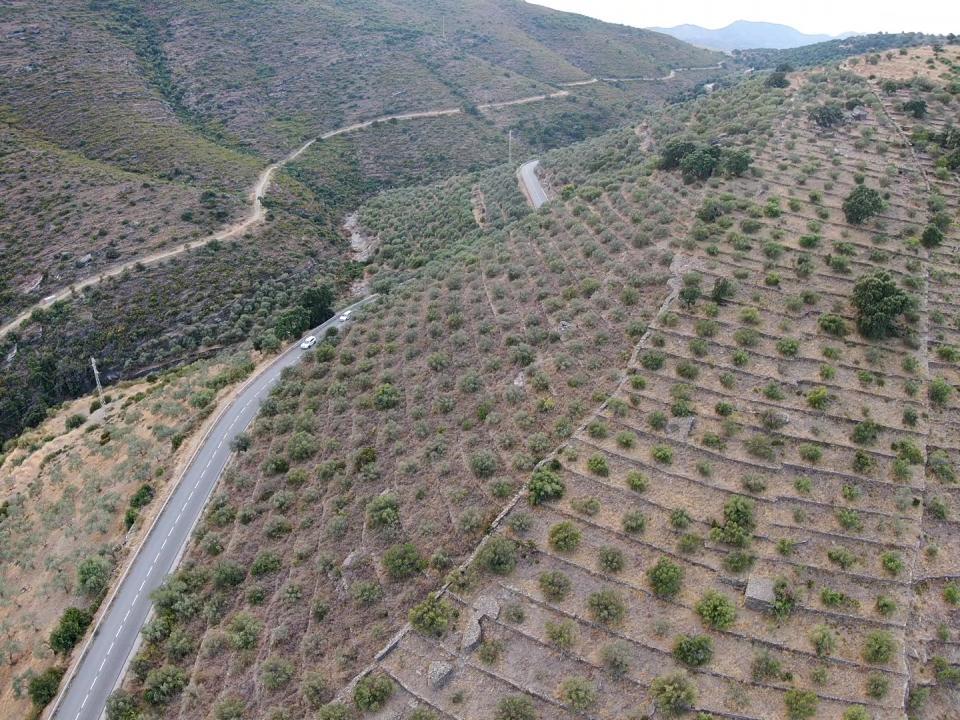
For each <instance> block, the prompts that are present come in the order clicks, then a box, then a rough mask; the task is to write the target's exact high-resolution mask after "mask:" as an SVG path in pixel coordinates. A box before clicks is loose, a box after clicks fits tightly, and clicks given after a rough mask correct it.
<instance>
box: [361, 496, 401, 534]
mask: <svg viewBox="0 0 960 720" xmlns="http://www.w3.org/2000/svg"><path fill="white" fill-rule="evenodd" d="M367 523H368V524H369V525H370V527H371V528H393V527H397V526H398V525H399V524H400V501H399V500H397V496H396V495H394V494H392V493H386V494H384V495H378V496H377V497H375V498H374V499H373V500H371V501H370V502H369V503H368V504H367Z"/></svg>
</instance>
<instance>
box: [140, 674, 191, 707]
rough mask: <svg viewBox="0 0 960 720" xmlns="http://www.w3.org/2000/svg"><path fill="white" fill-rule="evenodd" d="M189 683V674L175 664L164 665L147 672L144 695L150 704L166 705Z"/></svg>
mask: <svg viewBox="0 0 960 720" xmlns="http://www.w3.org/2000/svg"><path fill="white" fill-rule="evenodd" d="M186 685H187V674H186V673H185V672H184V671H183V670H182V669H181V668H178V667H176V666H174V665H164V666H163V667H159V668H155V669H153V670H151V671H150V672H148V673H147V678H146V680H145V681H144V683H143V688H144V690H143V697H144V699H145V700H146V701H147V703H149V704H150V705H166V704H168V703H169V702H170V701H171V700H173V699H174V698H175V697H176V696H177V695H179V694H180V691H181V690H183V688H185V687H186Z"/></svg>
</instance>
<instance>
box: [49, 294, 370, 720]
mask: <svg viewBox="0 0 960 720" xmlns="http://www.w3.org/2000/svg"><path fill="white" fill-rule="evenodd" d="M377 297H379V293H374V294H372V295H367V296H366V297H364V298H361V299H360V300H358V301H357V302H355V303H353V304H352V305H348V306H347V307H346V308H343V309H342V310H337V311H336V312H335V313H334V314H333V315H331V316H330V318H328V320H329V319H332V318H336V317H337V316H338V315H340V314H341V313H342V312H344V311H345V310H347V309H353V308H355V306H357V305H360V306H361V307H362V306H363V305H366V304H368V303H370V302H373V299H374V298H377ZM326 322H327V320H325V321H324V322H323V323H321V324H320V325H318V326H317V327H320V326H322V325H323V324H324V323H326ZM297 346H298V343H293V344H291V345H290V346H289V347H287V349H286V350H284V351H283V352H282V353H280V354H279V355H277V356H276V357H275V358H273V360H271V361H270V362H269V363H267V364H266V365H264V366H263V367H262V368H261V369H260V371H259V372H255V373H253V374H251V375H250V377H248V378H247V379H246V380H244V382H243V384H242V385H240V386H239V387H238V388H237V390H236V395H235V396H234V398H233V399H232V400H231V401H230V402H228V403H226V404H225V405H224V406H223V407H221V408H220V409H219V410H218V411H217V413H216V415H214V416H213V419H212V420H211V421H210V423H209V425H208V426H207V429H206V430H205V431H204V433H203V435H202V436H201V438H200V441H199V442H198V443H197V445H196V447H194V449H193V452H192V453H191V454H190V458H189V459H188V460H187V462H186V463H184V465H183V469H182V470H181V471H180V473H179V475H178V477H177V479H176V481H175V482H173V483H172V484H171V485H170V488H169V489H168V490H167V496H166V498H164V501H163V504H162V505H161V506H160V509H159V510H157V512H156V514H155V515H154V516H153V520H151V521H150V528H149V529H148V530H147V531H146V533H144V535H143V537H142V538H141V540H140V542H139V543H138V544H137V547H136V550H135V551H134V552H131V553H130V554H129V555H128V557H127V561H126V563H125V564H124V568H123V571H122V572H121V573H120V576H119V577H118V578H117V580H116V582H114V583H113V586H112V587H111V589H110V593H109V594H108V595H107V597H106V598H104V600H103V602H101V603H100V607H98V608H97V612H96V614H95V615H94V617H93V621H92V622H91V623H90V629H88V630H87V633H86V634H85V637H84V640H83V646H82V647H81V648H80V651H79V652H78V653H77V654H76V655H75V656H74V659H73V660H71V662H70V665H68V666H67V670H66V671H65V672H64V675H63V678H62V679H61V681H60V682H61V685H60V690H59V692H58V693H57V696H56V697H55V698H54V699H53V701H52V702H51V703H50V704H49V705H47V706H46V707H45V708H44V709H43V712H41V713H40V716H39V720H52V718H53V716H54V715H56V712H57V710H58V709H59V708H60V704H61V703H62V702H63V698H64V696H65V695H66V694H67V690H69V689H70V686H71V685H72V684H73V680H74V678H75V677H76V674H77V669H78V668H79V667H80V664H81V663H82V662H83V660H84V659H85V658H86V656H87V653H88V652H89V651H90V646H91V645H92V644H93V640H94V638H95V637H96V636H97V633H98V632H99V631H100V623H101V621H102V620H103V618H104V616H105V615H106V614H107V613H108V612H109V611H110V608H111V607H113V603H114V601H115V600H116V598H117V594H118V593H119V592H120V586H121V585H123V583H124V582H126V580H127V576H128V575H129V574H130V570H131V568H132V567H133V564H134V562H135V561H136V559H137V556H139V555H140V552H141V551H142V550H143V547H144V546H145V545H146V543H147V540H148V539H149V538H150V536H151V535H152V534H153V531H154V529H156V526H157V523H158V522H159V520H160V516H161V515H163V512H164V510H166V509H167V505H168V504H169V503H170V499H171V498H172V497H173V496H174V495H175V494H176V491H177V488H178V487H180V483H181V482H183V478H184V477H185V476H186V474H187V471H188V470H189V469H190V467H191V466H192V465H193V463H194V461H195V460H196V459H197V455H199V454H200V450H201V449H202V448H203V446H204V445H205V444H206V441H207V439H208V438H209V437H210V434H211V433H212V432H213V429H214V428H215V427H216V426H217V423H219V422H220V420H221V419H222V418H223V416H224V415H225V414H226V413H227V411H228V410H229V409H230V408H231V407H233V405H234V404H235V403H236V402H237V397H238V396H239V395H241V394H242V393H243V392H244V391H245V390H246V389H247V388H249V387H250V385H252V384H253V383H254V381H256V379H257V378H259V377H260V376H261V375H263V373H265V372H266V371H267V370H269V369H270V368H272V367H273V366H274V365H276V364H277V363H278V362H280V360H282V359H283V358H284V357H286V356H287V355H288V354H290V353H291V352H293V351H294V350H295V349H296V348H297ZM217 481H219V477H218V478H217ZM208 500H209V498H208ZM188 539H189V538H188ZM180 559H182V551H181V553H180V554H179V557H178V559H177V562H179V560H180ZM175 564H177V563H175ZM128 660H129V658H128ZM64 679H65V682H64Z"/></svg>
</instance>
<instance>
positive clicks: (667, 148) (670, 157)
mask: <svg viewBox="0 0 960 720" xmlns="http://www.w3.org/2000/svg"><path fill="white" fill-rule="evenodd" d="M696 149H697V144H696V143H694V142H691V141H690V140H679V139H678V140H670V141H669V142H667V144H666V145H664V146H663V150H662V151H661V153H660V167H661V168H663V169H664V170H673V169H674V168H676V167H679V166H680V161H681V160H683V159H684V158H685V157H686V156H687V155H689V154H690V153H692V152H693V151H694V150H696Z"/></svg>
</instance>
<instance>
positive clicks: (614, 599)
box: [587, 590, 627, 625]
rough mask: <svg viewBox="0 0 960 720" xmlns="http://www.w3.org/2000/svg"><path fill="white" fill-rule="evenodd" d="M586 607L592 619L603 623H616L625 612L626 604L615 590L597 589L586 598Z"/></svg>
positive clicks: (621, 619) (621, 618) (620, 620)
mask: <svg viewBox="0 0 960 720" xmlns="http://www.w3.org/2000/svg"><path fill="white" fill-rule="evenodd" d="M587 608H588V609H589V610H590V615H591V616H592V617H593V619H594V620H595V621H597V622H599V623H603V624H604V625H617V624H619V623H620V622H622V621H623V618H624V616H626V614H627V606H626V603H625V602H624V601H623V598H622V597H620V594H619V593H617V592H616V591H615V590H599V591H597V592H595V593H591V594H590V596H589V597H588V598H587Z"/></svg>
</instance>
